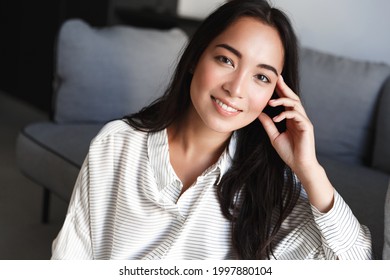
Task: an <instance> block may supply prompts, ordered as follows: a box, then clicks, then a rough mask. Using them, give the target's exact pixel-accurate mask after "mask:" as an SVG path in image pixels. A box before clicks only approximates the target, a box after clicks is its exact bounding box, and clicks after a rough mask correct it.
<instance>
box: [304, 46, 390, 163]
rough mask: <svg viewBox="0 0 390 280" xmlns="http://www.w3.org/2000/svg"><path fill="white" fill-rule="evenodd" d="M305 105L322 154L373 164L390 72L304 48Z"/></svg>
mask: <svg viewBox="0 0 390 280" xmlns="http://www.w3.org/2000/svg"><path fill="white" fill-rule="evenodd" d="M300 55H301V57H300V59H301V60H300V70H301V99H302V102H303V103H304V106H305V108H306V110H307V113H308V115H309V117H310V118H311V120H312V122H313V125H314V129H315V135H316V144H317V151H318V153H319V154H323V155H326V156H329V157H332V158H335V159H338V160H342V161H344V162H347V163H358V164H361V163H368V162H369V161H370V158H369V154H370V153H371V151H370V149H372V148H371V147H372V141H373V136H374V115H375V112H376V105H377V101H378V96H379V93H380V89H381V88H382V86H383V83H384V81H385V80H386V78H387V77H388V76H389V74H390V68H389V66H387V65H384V64H380V63H371V62H365V61H358V60H353V59H349V58H345V57H338V56H335V55H331V54H326V53H322V52H319V51H315V50H312V49H309V48H301V53H300Z"/></svg>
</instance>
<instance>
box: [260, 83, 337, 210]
mask: <svg viewBox="0 0 390 280" xmlns="http://www.w3.org/2000/svg"><path fill="white" fill-rule="evenodd" d="M276 91H277V93H278V94H279V96H280V98H278V99H274V100H270V101H269V105H270V106H272V107H276V106H284V107H285V111H284V112H282V113H280V114H279V115H277V116H276V117H274V118H273V119H271V118H270V117H269V116H268V115H267V114H265V113H261V114H260V116H259V120H260V122H261V123H262V125H263V127H264V129H265V131H266V132H267V134H268V137H269V138H270V140H271V143H272V146H273V147H274V148H275V150H276V152H277V153H278V154H279V156H280V157H281V158H282V160H283V161H284V162H285V163H286V164H287V165H288V166H289V167H290V168H291V169H292V171H293V172H294V173H295V174H296V175H297V177H298V179H299V180H300V181H301V183H302V185H303V187H304V188H305V190H306V193H307V194H308V197H309V200H310V203H311V204H312V205H314V206H315V207H316V208H317V209H318V210H319V211H321V212H324V213H325V212H327V211H329V210H330V209H331V208H332V206H333V194H334V193H333V191H334V189H333V186H332V184H331V183H330V182H329V179H328V177H327V176H326V173H325V170H324V169H323V168H322V166H321V165H320V164H319V163H318V161H317V157H316V151H315V141H314V131H313V125H312V123H311V122H310V120H309V118H308V116H307V114H306V112H305V110H304V108H303V106H302V103H301V101H300V99H299V97H298V95H296V94H295V93H294V92H293V91H292V90H291V89H290V88H289V87H288V86H287V84H286V83H285V82H284V81H283V78H282V76H280V77H279V79H278V81H277V84H276ZM282 120H286V127H287V129H286V131H285V132H282V133H280V132H279V131H278V129H277V127H276V125H275V123H274V122H281V121H282Z"/></svg>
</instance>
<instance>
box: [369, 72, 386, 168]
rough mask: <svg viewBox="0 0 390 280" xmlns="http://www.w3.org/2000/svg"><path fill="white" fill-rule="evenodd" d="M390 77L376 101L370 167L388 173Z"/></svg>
mask: <svg viewBox="0 0 390 280" xmlns="http://www.w3.org/2000/svg"><path fill="white" fill-rule="evenodd" d="M389 114H390V77H389V78H388V79H387V81H386V82H385V84H384V86H383V88H382V91H381V95H380V98H379V101H378V113H377V119H376V129H375V142H374V153H373V162H372V166H373V167H375V168H377V169H379V170H382V171H385V172H387V173H390V145H389V143H390V118H389Z"/></svg>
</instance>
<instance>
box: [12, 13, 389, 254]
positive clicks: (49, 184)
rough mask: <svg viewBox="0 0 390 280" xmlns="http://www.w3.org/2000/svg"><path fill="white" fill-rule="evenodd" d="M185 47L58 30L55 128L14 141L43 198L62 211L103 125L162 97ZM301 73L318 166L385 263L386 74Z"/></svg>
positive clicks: (155, 38)
mask: <svg viewBox="0 0 390 280" xmlns="http://www.w3.org/2000/svg"><path fill="white" fill-rule="evenodd" d="M186 40H187V36H186V35H185V34H184V33H183V32H182V31H180V30H177V29H174V30H168V31H158V30H151V29H140V28H134V27H129V26H114V27H105V28H93V27H91V26H89V25H87V24H86V23H85V22H83V21H81V20H76V19H75V20H69V21H67V22H66V23H65V24H64V25H63V26H62V28H61V30H60V33H59V36H58V44H57V45H58V46H57V56H56V71H57V72H56V77H55V83H54V86H55V93H56V95H55V103H54V115H53V119H52V120H51V121H48V122H41V123H32V124H30V125H28V126H27V127H25V128H24V129H23V130H22V131H21V132H20V134H19V137H18V140H17V161H18V164H19V166H20V169H21V171H22V172H23V173H24V174H25V175H26V176H28V177H29V178H31V179H32V180H34V181H35V182H37V183H39V184H40V185H42V186H43V188H44V189H45V196H46V198H48V197H49V195H50V193H53V194H55V195H57V196H59V197H61V198H62V199H64V200H65V201H69V199H70V196H71V192H72V189H73V185H74V182H75V180H76V177H77V174H78V171H79V168H80V166H81V164H82V162H83V160H84V157H85V156H86V154H87V151H88V146H89V143H90V141H91V139H92V138H93V137H94V136H95V135H96V134H97V132H98V131H99V129H100V128H101V127H102V126H103V125H104V124H105V123H106V122H108V121H110V120H112V119H117V118H121V117H122V116H123V115H126V114H128V113H131V112H134V111H136V110H138V109H140V108H141V107H142V106H144V105H146V104H147V103H148V102H150V101H151V100H153V99H154V98H155V97H157V96H158V95H160V94H161V93H162V92H163V90H164V87H165V86H166V85H167V81H168V80H169V76H170V74H171V73H172V70H173V67H174V65H175V63H176V59H177V57H178V54H179V53H180V51H181V49H182V47H183V45H184V44H185V42H186ZM300 67H301V82H302V85H301V98H302V101H303V103H304V104H305V107H306V110H307V112H308V114H309V116H310V117H311V119H312V121H313V123H314V126H315V132H316V145H317V151H318V156H319V160H320V162H321V163H322V164H323V165H324V167H325V168H326V170H327V173H328V175H329V177H330V179H331V180H332V182H333V184H334V186H335V187H336V188H337V190H338V191H339V193H340V194H341V195H342V196H343V197H344V199H345V200H346V201H347V202H348V203H349V205H350V207H351V208H352V210H353V212H354V213H355V215H356V216H357V217H358V219H359V220H360V222H361V223H363V224H365V225H367V226H368V227H369V228H370V230H371V233H372V237H373V248H374V253H375V257H376V258H378V259H380V258H382V256H383V257H390V253H389V252H388V251H384V252H383V255H382V250H383V248H388V246H389V244H390V240H389V235H390V232H389V231H390V229H389V228H388V224H389V222H390V221H389V217H386V218H387V224H386V228H387V229H386V230H387V232H386V242H387V243H386V244H385V246H384V227H385V223H384V219H385V217H384V206H385V195H386V191H387V189H388V185H389V177H390V147H389V146H388V144H387V143H390V120H389V117H388V114H389V113H390V79H389V77H390V68H389V66H387V65H384V64H378V63H372V62H364V61H357V60H351V59H348V58H342V57H338V56H334V55H331V54H326V53H322V52H319V51H315V50H311V49H308V48H304V47H302V48H301V63H300ZM46 201H48V200H47V199H46ZM387 203H389V198H387ZM387 207H388V206H387ZM46 208H47V204H46ZM45 216H47V209H46V214H45ZM46 218H47V217H46ZM387 250H388V249H387Z"/></svg>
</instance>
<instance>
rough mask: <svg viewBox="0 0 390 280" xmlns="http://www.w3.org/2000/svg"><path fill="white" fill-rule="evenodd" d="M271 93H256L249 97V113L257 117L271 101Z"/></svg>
mask: <svg viewBox="0 0 390 280" xmlns="http://www.w3.org/2000/svg"><path fill="white" fill-rule="evenodd" d="M271 97H272V93H257V94H253V95H251V97H250V98H249V106H250V111H251V112H253V113H254V114H256V115H257V116H258V115H260V113H261V112H262V111H263V110H264V108H265V107H266V106H267V104H268V101H269V100H270V99H271Z"/></svg>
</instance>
